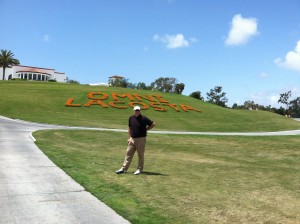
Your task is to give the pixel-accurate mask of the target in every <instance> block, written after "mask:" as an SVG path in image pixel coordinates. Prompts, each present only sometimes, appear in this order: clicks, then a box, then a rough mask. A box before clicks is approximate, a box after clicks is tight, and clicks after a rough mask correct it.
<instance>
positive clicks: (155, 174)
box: [142, 171, 169, 176]
mask: <svg viewBox="0 0 300 224" xmlns="http://www.w3.org/2000/svg"><path fill="white" fill-rule="evenodd" d="M142 174H144V175H149V176H150V175H152V176H169V175H167V174H162V173H155V172H147V171H143V173H142Z"/></svg>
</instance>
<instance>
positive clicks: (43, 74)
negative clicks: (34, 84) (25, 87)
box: [0, 65, 68, 82]
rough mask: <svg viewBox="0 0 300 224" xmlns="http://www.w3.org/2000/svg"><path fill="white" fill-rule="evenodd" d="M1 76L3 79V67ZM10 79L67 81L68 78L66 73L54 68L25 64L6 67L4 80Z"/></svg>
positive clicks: (0, 72) (0, 69)
mask: <svg viewBox="0 0 300 224" xmlns="http://www.w3.org/2000/svg"><path fill="white" fill-rule="evenodd" d="M0 77H1V80H2V77H3V69H2V67H1V68H0ZM10 79H28V80H35V81H45V82H47V81H49V80H56V81H57V82H67V80H68V78H67V76H66V75H65V73H62V72H56V71H55V69H52V68H38V67H30V66H23V65H14V66H12V67H11V68H6V69H5V77H4V80H10Z"/></svg>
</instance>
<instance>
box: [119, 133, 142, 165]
mask: <svg viewBox="0 0 300 224" xmlns="http://www.w3.org/2000/svg"><path fill="white" fill-rule="evenodd" d="M145 145H146V137H141V138H131V141H129V142H128V148H127V151H126V156H125V160H124V163H123V168H124V170H128V168H129V166H130V163H131V161H132V159H133V156H134V153H135V151H137V153H138V157H139V162H138V167H137V168H138V169H139V170H140V171H143V169H144V153H145Z"/></svg>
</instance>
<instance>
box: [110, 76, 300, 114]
mask: <svg viewBox="0 0 300 224" xmlns="http://www.w3.org/2000/svg"><path fill="white" fill-rule="evenodd" d="M109 85H110V86H115V87H123V88H130V89H143V90H157V91H161V92H165V93H175V94H182V92H183V90H184V87H185V84H184V83H178V82H177V79H176V78H173V77H160V78H158V79H156V80H155V81H154V82H152V83H151V84H150V85H148V86H147V85H146V84H145V83H143V82H139V83H137V84H133V83H130V82H129V81H128V79H125V78H123V79H117V80H109ZM222 89H223V88H222V86H215V87H214V88H212V89H210V91H209V92H207V93H206V99H205V98H204V97H203V96H202V95H201V92H200V91H195V92H192V93H191V94H190V95H189V96H190V97H193V98H195V99H198V100H202V101H205V102H208V103H212V104H215V105H218V106H221V107H226V108H229V107H228V106H227V105H226V103H227V102H228V98H227V97H226V92H224V91H223V90H222ZM278 103H281V104H284V105H285V108H284V107H282V106H281V107H280V108H276V107H271V105H269V106H263V105H259V104H257V103H255V102H254V101H251V100H247V101H245V102H244V104H242V105H238V104H237V103H235V104H233V106H232V107H231V109H244V110H263V111H269V112H273V113H277V114H280V115H284V116H287V117H300V97H297V98H296V99H291V91H288V92H287V93H282V94H280V98H279V100H278Z"/></svg>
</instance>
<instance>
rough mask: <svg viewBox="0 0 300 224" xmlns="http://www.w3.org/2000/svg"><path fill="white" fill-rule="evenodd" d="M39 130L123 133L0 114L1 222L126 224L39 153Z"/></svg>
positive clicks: (121, 130) (283, 133)
mask: <svg viewBox="0 0 300 224" xmlns="http://www.w3.org/2000/svg"><path fill="white" fill-rule="evenodd" d="M43 129H73V130H83V129H84V130H102V131H117V132H127V130H123V129H107V128H88V127H68V126H61V125H47V124H38V123H33V122H26V121H21V120H13V119H9V118H6V117H2V116H0V200H1V203H0V223H1V224H11V223H17V224H19V223H22V224H27V223H28V224H29V223H30V224H41V223H42V224H48V223H49V224H50V223H51V224H56V223H63V224H71V223H72V224H77V223H86V224H88V223H93V224H94V223H95V224H102V223H103V224H104V223H105V224H109V223H112V224H113V223H116V224H123V223H129V222H128V221H127V220H125V219H123V218H122V217H121V216H119V215H118V214H117V213H115V212H114V211H113V210H112V209H110V208H109V207H108V206H106V205H105V204H104V203H102V202H101V201H99V200H98V199H97V198H95V197H94V196H92V195H91V194H90V193H89V192H86V191H85V189H84V188H83V187H82V186H80V185H79V184H78V183H76V182H75V181H74V180H72V179H71V178H70V177H69V176H68V175H67V174H66V173H64V172H63V171H62V170H61V169H59V168H58V167H57V166H56V165H55V164H54V163H52V161H50V160H49V159H48V158H47V156H45V155H44V154H43V153H42V152H41V151H40V149H39V148H38V147H37V146H36V145H35V144H34V138H33V137H32V136H31V133H32V132H34V131H37V130H43ZM151 133H158V134H198V135H244V136H270V135H299V134H300V130H294V131H281V132H251V133H219V132H174V131H173V132H170V131H151ZM30 136H31V137H30ZM112 175H114V173H113V171H112Z"/></svg>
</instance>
